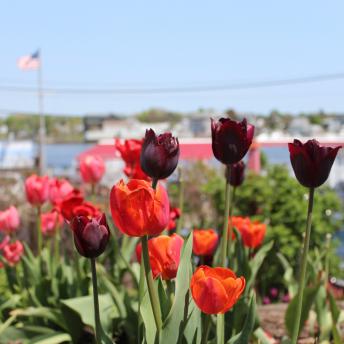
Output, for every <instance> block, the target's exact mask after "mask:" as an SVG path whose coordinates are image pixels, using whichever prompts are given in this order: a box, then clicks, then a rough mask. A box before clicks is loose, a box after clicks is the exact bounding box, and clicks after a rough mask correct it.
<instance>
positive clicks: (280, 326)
mask: <svg viewBox="0 0 344 344" xmlns="http://www.w3.org/2000/svg"><path fill="white" fill-rule="evenodd" d="M287 306H288V305H287V304H285V303H276V304H270V305H262V306H259V307H258V313H259V318H260V325H261V327H262V328H263V329H264V330H265V331H266V332H268V333H269V334H270V335H272V336H273V338H274V339H275V340H276V343H280V342H281V339H282V338H283V336H285V335H286V334H287V331H286V328H285V326H284V314H285V312H286V309H287ZM339 306H340V307H341V309H343V310H344V301H342V302H340V303H339ZM341 334H342V337H343V343H344V324H342V326H341ZM298 343H300V344H316V343H318V342H317V339H316V338H314V336H310V329H309V325H308V324H306V326H305V328H304V329H303V331H302V333H301V335H300V339H299V342H298Z"/></svg>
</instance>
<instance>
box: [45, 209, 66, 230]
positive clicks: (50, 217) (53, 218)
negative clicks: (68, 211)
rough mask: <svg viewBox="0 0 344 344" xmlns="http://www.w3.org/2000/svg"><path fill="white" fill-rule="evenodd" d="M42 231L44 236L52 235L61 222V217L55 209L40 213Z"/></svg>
mask: <svg viewBox="0 0 344 344" xmlns="http://www.w3.org/2000/svg"><path fill="white" fill-rule="evenodd" d="M41 224H42V226H41V228H42V233H43V234H44V235H46V236H53V235H55V233H56V230H58V228H59V227H60V226H61V225H62V224H63V217H62V216H61V214H60V213H59V212H57V211H54V210H53V211H50V212H49V213H43V214H41Z"/></svg>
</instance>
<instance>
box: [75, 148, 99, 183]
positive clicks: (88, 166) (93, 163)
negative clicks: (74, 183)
mask: <svg viewBox="0 0 344 344" xmlns="http://www.w3.org/2000/svg"><path fill="white" fill-rule="evenodd" d="M104 173H105V164H104V161H103V159H102V158H101V157H100V156H97V155H87V156H86V157H84V158H83V159H82V160H81V161H80V174H81V178H82V180H83V181H84V183H91V184H96V183H98V182H99V181H100V180H101V179H102V177H103V175H104Z"/></svg>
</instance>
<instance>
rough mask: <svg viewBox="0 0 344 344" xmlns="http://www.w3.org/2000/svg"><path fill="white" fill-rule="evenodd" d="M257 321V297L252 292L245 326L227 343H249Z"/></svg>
mask: <svg viewBox="0 0 344 344" xmlns="http://www.w3.org/2000/svg"><path fill="white" fill-rule="evenodd" d="M255 321H256V298H255V295H254V294H252V296H251V301H250V308H249V311H248V313H247V316H246V319H245V323H244V326H243V328H242V330H241V332H239V333H238V334H237V335H235V336H234V337H232V338H231V339H230V340H229V341H228V342H227V344H247V343H249V339H250V336H251V334H252V331H253V328H254V325H255Z"/></svg>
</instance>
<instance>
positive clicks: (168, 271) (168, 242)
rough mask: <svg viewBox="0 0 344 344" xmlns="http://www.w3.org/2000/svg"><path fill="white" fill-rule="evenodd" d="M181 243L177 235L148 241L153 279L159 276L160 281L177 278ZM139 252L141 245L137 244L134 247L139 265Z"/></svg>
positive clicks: (181, 240)
mask: <svg viewBox="0 0 344 344" xmlns="http://www.w3.org/2000/svg"><path fill="white" fill-rule="evenodd" d="M183 243H184V240H183V238H182V237H181V236H180V235H178V234H172V235H171V236H167V235H160V236H158V237H156V238H153V239H150V240H148V252H149V261H150V265H151V268H152V273H153V277H154V278H157V277H158V276H161V278H162V279H164V280H169V279H172V278H175V277H176V276H177V270H178V266H179V261H180V252H181V250H182V247H183ZM141 252H142V245H141V243H139V244H138V245H137V246H136V257H137V260H138V262H139V263H141Z"/></svg>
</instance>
